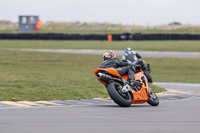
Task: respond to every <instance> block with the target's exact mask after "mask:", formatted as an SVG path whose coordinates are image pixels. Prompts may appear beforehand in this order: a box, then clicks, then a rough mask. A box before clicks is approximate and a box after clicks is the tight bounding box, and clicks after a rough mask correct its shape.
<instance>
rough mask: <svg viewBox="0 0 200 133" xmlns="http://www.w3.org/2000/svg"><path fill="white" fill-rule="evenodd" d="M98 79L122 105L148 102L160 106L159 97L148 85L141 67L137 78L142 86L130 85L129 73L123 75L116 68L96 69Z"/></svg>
mask: <svg viewBox="0 0 200 133" xmlns="http://www.w3.org/2000/svg"><path fill="white" fill-rule="evenodd" d="M94 74H95V75H96V76H97V80H98V81H99V82H100V83H102V84H104V85H105V87H106V88H107V91H108V94H109V95H110V98H111V99H112V100H113V101H114V102H115V103H117V104H118V105H119V106H121V107H129V106H131V104H141V103H145V102H147V103H148V104H150V105H152V106H158V104H159V99H158V97H157V95H156V94H155V93H154V92H153V90H152V89H151V88H150V87H149V86H148V81H147V78H146V77H145V75H144V72H143V71H142V70H141V69H140V70H138V71H137V72H136V73H135V80H136V81H139V82H141V83H142V84H143V85H142V86H137V85H134V86H130V85H129V83H128V81H127V79H128V74H126V75H123V76H121V75H120V74H119V73H118V72H117V70H116V69H114V68H97V69H96V70H95V71H94Z"/></svg>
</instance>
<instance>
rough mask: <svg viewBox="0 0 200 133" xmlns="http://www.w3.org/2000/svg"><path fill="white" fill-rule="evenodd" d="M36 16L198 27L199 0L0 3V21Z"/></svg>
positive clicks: (26, 0)
mask: <svg viewBox="0 0 200 133" xmlns="http://www.w3.org/2000/svg"><path fill="white" fill-rule="evenodd" d="M19 15H38V16H39V17H40V18H41V19H42V21H43V22H47V21H56V22H76V21H79V22H103V23H104V22H107V23H116V24H125V25H127V24H129V25H142V26H154V25H163V24H168V23H171V22H180V23H182V24H191V25H200V0H0V20H9V21H12V22H18V16H19Z"/></svg>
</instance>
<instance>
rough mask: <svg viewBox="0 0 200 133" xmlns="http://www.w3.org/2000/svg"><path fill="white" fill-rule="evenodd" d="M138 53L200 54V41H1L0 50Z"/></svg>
mask: <svg viewBox="0 0 200 133" xmlns="http://www.w3.org/2000/svg"><path fill="white" fill-rule="evenodd" d="M126 47H131V48H132V49H133V50H136V51H182V52H200V41H113V42H108V41H35V40H34V41H31V40H23V41H22V40H15V41H13V40H0V48H43V49H47V48H48V49H112V50H124V49H125V48H126Z"/></svg>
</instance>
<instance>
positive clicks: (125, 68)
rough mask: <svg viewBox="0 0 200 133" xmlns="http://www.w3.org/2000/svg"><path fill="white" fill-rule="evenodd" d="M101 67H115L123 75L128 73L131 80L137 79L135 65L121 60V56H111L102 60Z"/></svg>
mask: <svg viewBox="0 0 200 133" xmlns="http://www.w3.org/2000/svg"><path fill="white" fill-rule="evenodd" d="M99 68H115V69H116V70H117V72H118V73H119V74H120V75H121V76H123V75H125V74H127V73H128V77H129V79H128V80H129V81H131V80H134V79H135V67H134V66H130V64H129V63H127V62H122V61H120V59H119V58H109V59H107V60H105V61H103V62H102V64H101V66H100V67H99Z"/></svg>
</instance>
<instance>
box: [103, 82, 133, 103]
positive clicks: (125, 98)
mask: <svg viewBox="0 0 200 133" xmlns="http://www.w3.org/2000/svg"><path fill="white" fill-rule="evenodd" d="M119 86H121V85H120V84H119V83H117V82H114V81H113V82H111V83H109V84H108V86H107V91H108V94H109V95H110V98H111V99H112V100H113V101H114V102H115V103H117V104H118V105H119V106H121V107H129V106H131V103H132V97H131V95H130V93H124V94H121V93H120V92H119V90H118V87H119Z"/></svg>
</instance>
